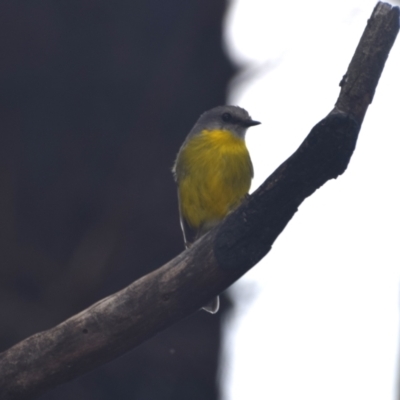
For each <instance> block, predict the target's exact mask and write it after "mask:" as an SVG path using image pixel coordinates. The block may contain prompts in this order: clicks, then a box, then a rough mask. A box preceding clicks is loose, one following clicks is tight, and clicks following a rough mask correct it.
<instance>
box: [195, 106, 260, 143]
mask: <svg viewBox="0 0 400 400" xmlns="http://www.w3.org/2000/svg"><path fill="white" fill-rule="evenodd" d="M260 123H261V122H258V121H253V120H252V119H251V117H250V115H249V113H248V112H247V111H246V110H245V109H243V108H240V107H237V106H218V107H215V108H212V109H211V110H208V111H206V112H205V113H203V114H202V115H201V116H200V118H199V119H198V121H197V122H196V124H195V125H194V127H193V128H192V130H191V131H190V133H189V136H193V135H196V134H197V133H200V132H201V131H203V130H204V129H207V130H214V129H223V130H229V131H231V132H233V133H234V134H236V135H237V136H238V137H240V138H244V136H245V134H246V130H247V128H249V127H250V126H255V125H259V124H260Z"/></svg>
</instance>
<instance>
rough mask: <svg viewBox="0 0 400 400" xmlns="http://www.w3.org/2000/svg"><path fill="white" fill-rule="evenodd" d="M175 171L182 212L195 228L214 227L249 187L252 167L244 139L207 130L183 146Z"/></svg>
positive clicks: (225, 132) (224, 132)
mask: <svg viewBox="0 0 400 400" xmlns="http://www.w3.org/2000/svg"><path fill="white" fill-rule="evenodd" d="M176 173H177V180H178V194H179V199H180V207H181V213H182V216H183V217H184V218H185V220H186V222H187V223H188V224H189V225H190V226H191V227H192V228H195V229H197V228H203V229H204V228H205V227H207V226H210V227H212V226H213V225H215V224H216V223H217V222H219V221H220V220H222V219H223V218H224V217H225V216H226V215H227V214H228V212H229V211H231V210H232V209H234V208H236V207H237V206H238V205H239V204H240V202H241V201H242V200H243V198H244V196H245V195H246V194H247V193H248V191H249V189H250V183H251V179H252V177H253V167H252V164H251V160H250V156H249V152H248V150H247V148H246V144H245V142H244V140H243V139H241V138H239V137H238V136H236V135H234V134H232V133H230V132H229V131H226V130H212V131H208V130H204V131H202V132H201V133H200V134H198V135H196V136H194V137H193V138H192V139H190V140H189V141H188V142H187V143H186V145H185V146H184V147H183V148H182V149H181V151H180V153H179V155H178V159H177V163H176Z"/></svg>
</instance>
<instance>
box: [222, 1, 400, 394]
mask: <svg viewBox="0 0 400 400" xmlns="http://www.w3.org/2000/svg"><path fill="white" fill-rule="evenodd" d="M375 4H376V2H375V1H369V0H335V1H331V2H325V1H313V0H303V1H301V2H300V1H296V0H286V1H281V2H276V1H275V2H272V1H271V2H270V1H267V0H236V1H232V2H231V8H230V12H229V13H228V15H227V18H226V27H225V28H226V29H225V31H226V47H227V52H228V53H229V55H230V56H231V58H232V59H233V61H234V62H235V63H236V64H237V65H238V66H240V67H241V68H242V69H243V72H242V73H241V74H240V75H239V77H238V78H237V79H236V80H235V81H234V82H232V88H231V96H230V103H231V104H237V105H240V106H242V107H244V108H246V109H247V110H248V111H249V112H250V114H251V116H252V117H253V118H254V119H257V120H260V121H262V125H260V126H259V127H254V128H251V129H250V130H249V131H248V134H247V144H248V147H249V150H250V153H251V156H252V160H253V164H254V168H255V179H254V181H253V186H252V190H254V189H255V188H257V187H258V186H259V185H260V184H261V183H262V182H263V181H264V179H265V178H266V177H267V176H268V175H269V174H270V173H271V172H272V171H273V170H275V169H276V168H277V167H278V166H279V165H280V164H281V163H282V162H283V161H284V160H285V159H286V158H287V157H288V156H289V155H291V154H292V153H293V152H294V151H295V150H296V148H297V147H298V146H299V145H300V143H301V142H302V141H303V139H304V138H305V137H306V135H307V134H308V132H309V131H310V129H311V128H312V127H313V125H315V124H316V123H317V122H318V121H319V120H321V119H322V118H323V117H325V115H326V114H328V113H329V111H330V110H331V109H332V108H333V106H334V104H335V102H336V99H337V96H338V94H339V86H338V84H339V82H340V79H341V77H342V76H343V74H344V73H345V72H346V69H347V66H348V64H349V62H350V60H351V57H352V55H353V53H354V50H355V48H356V46H357V43H358V41H359V39H360V37H361V34H362V32H363V30H364V28H365V25H366V22H367V20H368V18H369V16H370V15H371V13H372V10H373V8H374V6H375ZM399 114H400V37H398V38H397V43H396V44H395V46H394V47H393V49H392V51H391V54H390V56H389V59H388V61H387V63H386V67H385V69H384V72H383V75H382V77H381V80H380V82H379V85H378V89H377V92H376V94H375V98H374V101H373V103H372V105H371V106H370V107H369V110H368V112H367V115H366V118H365V120H364V123H363V126H362V129H361V132H360V137H359V140H358V143H357V148H356V150H355V153H354V155H353V157H352V160H351V162H350V165H349V167H348V169H347V171H346V172H345V173H344V175H342V176H341V177H339V178H338V179H337V180H334V181H330V182H328V183H327V184H325V185H324V186H323V187H322V188H321V189H319V190H318V191H317V192H316V193H314V194H313V195H312V196H311V197H310V198H308V199H307V200H306V201H305V202H304V203H303V204H302V205H301V207H300V209H299V211H298V212H297V214H296V215H295V216H294V218H293V219H292V221H291V222H290V223H289V225H288V226H287V228H286V229H285V231H284V232H283V233H282V234H281V236H280V237H279V238H278V239H277V241H276V242H275V244H274V246H273V249H272V251H271V252H270V253H269V254H268V255H267V257H265V259H264V260H262V262H260V263H259V265H257V266H256V267H255V268H254V269H253V270H252V271H250V272H249V273H248V274H247V275H246V276H245V277H243V278H242V279H241V280H240V281H239V282H238V283H236V284H235V285H234V287H233V288H232V290H231V294H232V297H233V298H234V302H235V308H234V311H233V312H232V313H231V314H230V315H229V316H228V317H227V321H226V322H227V324H226V328H225V347H224V350H223V354H222V359H223V362H222V366H221V371H220V379H221V384H222V391H223V399H224V400H250V399H251V400H261V399H268V400H270V399H271V400H293V399H296V400H299V399H300V400H301V399H307V400H314V399H315V400H322V399H323V400H330V399H332V400H333V399H334V400H338V399H340V400H355V399H363V400H369V399H371V400H372V399H374V400H377V399H379V400H393V399H394V398H395V389H396V384H397V383H396V380H397V371H396V369H397V362H398V361H397V358H398V340H399V339H398V336H399V335H398V333H399V332H398V315H399V295H398V293H399V282H400V279H399V278H400V241H399V239H400V235H399V230H400V228H399V227H400V211H399V208H400V178H399V175H400V156H399V154H400V139H399V137H400V120H399Z"/></svg>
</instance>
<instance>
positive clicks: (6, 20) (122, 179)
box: [0, 0, 234, 400]
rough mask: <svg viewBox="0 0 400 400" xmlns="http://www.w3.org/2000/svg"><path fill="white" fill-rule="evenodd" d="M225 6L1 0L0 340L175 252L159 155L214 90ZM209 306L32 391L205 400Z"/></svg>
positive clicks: (212, 359)
mask: <svg viewBox="0 0 400 400" xmlns="http://www.w3.org/2000/svg"><path fill="white" fill-rule="evenodd" d="M226 7H227V2H226V1H224V0H201V1H198V0H196V1H194V0H189V1H188V0H169V1H165V0H138V1H132V0H129V1H128V0H115V1H113V2H110V1H104V0H79V1H76V0H68V1H65V0H64V1H63V0H59V1H54V0H53V1H49V0H42V1H40V0H38V1H29V2H28V1H17V0H12V1H2V2H1V3H0V202H1V206H0V241H1V252H0V257H1V266H0V321H1V325H0V326H1V327H0V347H1V348H0V350H1V351H3V350H5V349H7V348H8V347H10V346H11V345H13V344H15V343H16V342H18V341H20V340H22V339H24V338H26V337H27V336H29V335H31V334H33V333H35V332H38V331H41V330H44V329H48V328H51V327H52V326H54V325H56V324H58V323H59V322H61V321H63V320H64V319H66V318H68V317H69V316H71V315H73V314H75V313H77V312H79V311H80V310H82V309H84V308H86V307H87V306H89V305H90V304H92V303H93V302H95V301H97V300H99V299H100V298H102V297H104V296H106V295H108V294H111V293H113V292H115V291H117V290H119V289H122V288H123V287H125V286H127V285H128V284H129V283H131V282H132V281H133V280H135V279H137V278H138V277H140V276H142V275H143V274H146V273H147V272H149V271H151V270H154V269H155V268H157V267H159V266H161V265H162V264H163V263H165V262H166V261H168V260H169V259H171V258H173V257H174V256H176V255H177V254H178V253H180V252H181V251H182V250H183V241H182V236H181V232H180V227H179V223H178V210H177V200H176V190H175V184H174V182H173V179H172V175H171V166H172V164H173V161H174V158H175V155H176V153H177V151H178V149H179V146H180V144H181V143H182V141H183V139H184V137H185V135H186V133H187V132H188V131H189V129H190V128H191V126H192V125H193V123H194V122H195V120H196V119H197V117H198V116H199V114H200V113H201V112H203V111H205V110H206V109H209V108H211V107H214V106H216V105H219V104H224V103H225V92H226V87H227V83H228V81H229V80H230V79H231V77H232V75H233V72H234V69H233V67H232V65H231V64H230V63H229V62H228V60H227V58H226V56H225V55H224V53H223V48H222V38H221V31H222V27H221V24H222V19H223V16H224V12H225V9H226ZM227 307H228V305H227V304H223V307H222V309H223V310H224V309H225V310H226V309H227ZM222 314H223V311H222V312H221V313H219V314H217V315H215V316H211V315H209V314H206V313H205V312H199V313H196V314H195V315H193V316H192V317H190V318H187V319H186V320H184V321H182V322H180V323H179V324H177V325H175V326H174V327H172V328H170V329H168V330H167V331H165V332H162V333H161V334H159V335H158V336H156V337H155V338H152V339H151V340H149V341H148V342H146V343H145V344H143V345H141V346H140V347H139V348H137V349H135V350H133V351H131V352H130V353H128V354H127V355H125V356H123V357H121V358H119V359H118V360H115V361H113V362H111V363H109V364H108V365H105V366H104V367H102V368H98V369H97V370H95V371H93V372H91V373H89V374H87V375H85V376H83V377H81V378H79V379H77V380H75V381H73V382H70V383H67V384H65V385H62V386H60V387H58V388H57V389H55V390H53V391H51V392H48V393H47V394H45V395H43V396H42V397H41V399H43V400H53V399H54V400H55V399H57V400H67V399H68V400H69V399H85V400H91V399H96V400H109V399H113V400H116V399H118V400H125V399H130V400H132V399H135V400H142V399H143V400H144V399H146V400H158V399H159V400H166V399H174V400H187V399H190V400H203V399H204V400H205V399H207V400H213V399H217V398H219V393H218V388H217V385H216V371H217V363H218V354H219V345H220V328H221V325H220V324H221V315H222Z"/></svg>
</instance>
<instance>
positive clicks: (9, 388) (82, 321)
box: [0, 3, 399, 400]
mask: <svg viewBox="0 0 400 400" xmlns="http://www.w3.org/2000/svg"><path fill="white" fill-rule="evenodd" d="M398 30H399V9H398V8H397V7H392V6H390V5H388V4H385V3H378V4H377V6H376V7H375V9H374V11H373V13H372V16H371V18H370V20H369V21H368V24H367V27H366V29H365V32H364V34H363V36H362V38H361V41H360V43H359V45H358V47H357V50H356V52H355V54H354V56H353V59H352V61H351V63H350V66H349V69H348V71H347V73H346V75H345V77H344V79H343V80H342V82H341V87H342V90H341V93H340V95H339V99H338V101H337V103H336V105H335V108H334V109H333V110H332V111H331V112H330V113H329V115H328V116H327V117H326V118H324V119H323V120H322V121H321V122H319V123H318V124H317V125H316V126H315V127H314V128H313V129H312V131H311V132H310V134H309V135H308V136H307V138H306V139H305V140H304V142H303V143H302V144H301V145H300V147H299V149H298V150H297V151H296V152H295V153H294V154H293V155H292V156H291V157H290V158H289V159H288V160H286V161H285V162H284V163H283V164H282V165H281V166H280V167H279V168H278V169H277V170H276V171H275V172H274V173H273V174H272V175H271V176H270V177H269V178H268V179H267V180H266V181H265V182H264V183H263V184H262V185H261V187H260V188H259V189H258V190H257V191H256V192H255V193H254V194H253V195H252V196H250V197H249V199H248V200H247V201H246V202H245V203H244V204H243V205H242V206H241V207H240V208H239V209H238V210H236V211H235V212H234V213H232V214H230V215H229V216H228V218H226V220H225V221H224V222H223V223H222V224H221V225H220V226H219V227H217V228H216V229H214V230H213V231H211V232H210V233H209V234H208V235H206V236H204V237H203V238H202V239H200V240H199V241H198V242H196V243H195V244H194V245H193V247H191V248H190V249H189V250H186V251H184V252H183V253H181V254H180V255H178V256H177V257H176V258H174V259H173V260H171V261H170V262H168V263H167V264H165V265H164V266H162V267H161V268H159V269H157V270H156V271H154V272H152V273H150V274H148V275H146V276H144V277H142V278H141V279H139V280H137V281H135V282H133V283H132V284H131V285H129V286H128V287H127V288H125V289H123V290H121V291H120V292H118V293H115V294H113V295H112V296H109V297H107V298H105V299H103V300H101V301H99V302H98V303H96V304H94V305H92V306H91V307H89V308H88V309H86V310H84V311H82V312H81V313H79V314H77V315H75V316H73V317H72V318H70V319H68V320H66V321H65V322H63V323H61V324H59V325H58V326H56V327H54V328H53V329H50V330H47V331H44V332H40V333H37V334H35V335H33V336H31V337H29V338H27V339H26V340H24V341H22V342H20V343H18V344H17V345H15V346H14V347H12V348H10V349H9V350H7V351H5V352H4V353H2V354H0V393H1V398H2V399H4V400H9V399H30V398H33V397H34V396H36V395H38V394H40V393H42V392H44V391H46V390H48V389H50V388H52V387H54V386H56V385H58V384H60V383H63V382H66V381H68V380H71V379H73V378H75V377H78V376H80V375H82V374H84V373H85V372H87V371H90V370H92V369H93V368H96V367H97V366H99V365H102V364H104V363H106V362H108V361H110V360H112V359H114V358H116V357H118V356H120V355H122V354H124V353H125V352H127V351H129V350H130V349H132V348H133V347H135V346H137V345H139V344H140V343H142V342H143V341H145V340H146V339H148V338H150V337H152V336H153V335H154V334H156V333H157V332H159V331H160V330H162V329H164V328H166V327H168V326H170V325H172V324H173V323H174V322H176V321H178V320H180V319H182V318H184V317H185V316H188V315H190V314H191V313H194V312H195V311H197V310H198V309H199V308H200V307H201V306H202V305H203V304H205V303H207V302H208V301H209V300H210V299H212V298H213V297H214V296H216V295H217V294H218V293H220V292H221V291H223V290H224V289H226V288H227V287H228V286H229V285H231V284H232V283H233V282H234V281H236V280H237V279H238V278H239V277H240V276H242V275H243V274H244V273H245V272H246V271H248V270H249V269H250V268H251V267H252V266H254V265H255V264H256V263H257V262H258V261H259V260H261V258H263V257H264V256H265V255H266V254H267V253H268V251H269V250H270V249H271V246H272V244H273V242H274V241H275V239H276V238H277V237H278V236H279V234H280V233H281V232H282V230H283V229H284V227H285V226H286V224H287V223H288V222H289V221H290V219H291V218H292V217H293V215H294V214H295V212H296V211H297V208H298V206H299V205H300V204H301V203H302V202H303V201H304V199H305V198H307V197H308V196H310V195H311V194H312V193H313V192H314V191H315V190H317V189H318V188H319V187H320V186H321V185H323V184H324V183H325V182H326V181H328V180H329V179H333V178H336V177H337V176H338V175H340V174H342V173H343V172H344V171H345V170H346V168H347V165H348V163H349V161H350V158H351V155H352V153H353V151H354V148H355V145H356V141H357V137H358V133H359V130H360V127H361V124H362V121H363V118H364V115H365V113H366V111H367V108H368V106H369V104H370V103H371V101H372V99H373V96H374V91H375V88H376V85H377V83H378V81H379V77H380V75H381V73H382V70H383V67H384V64H385V61H386V59H387V56H388V54H389V51H390V49H391V47H392V45H393V42H394V40H395V38H396V35H397V33H398ZM155 250H156V249H155Z"/></svg>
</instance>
